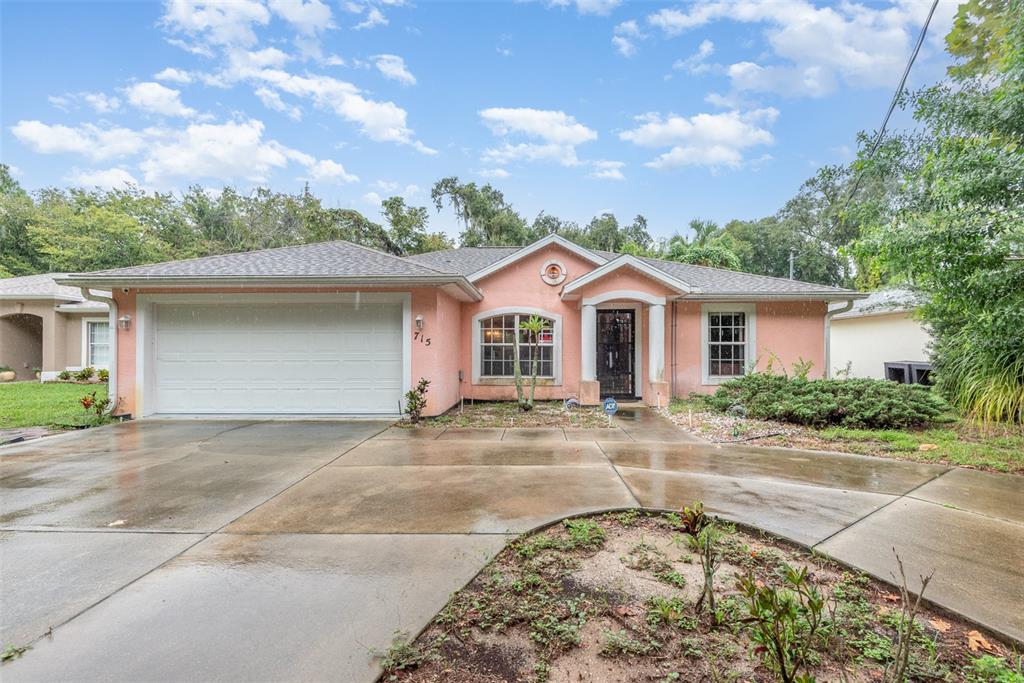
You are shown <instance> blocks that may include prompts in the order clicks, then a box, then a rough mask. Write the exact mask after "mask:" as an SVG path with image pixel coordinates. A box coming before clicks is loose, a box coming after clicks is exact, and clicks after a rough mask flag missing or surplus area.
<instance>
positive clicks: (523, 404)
mask: <svg viewBox="0 0 1024 683" xmlns="http://www.w3.org/2000/svg"><path fill="white" fill-rule="evenodd" d="M549 328H550V326H549V325H548V321H547V320H545V319H544V318H541V317H539V316H536V315H531V316H530V319H529V320H523V321H522V322H520V323H519V329H520V330H521V331H522V332H525V333H526V338H527V340H528V341H529V344H530V397H529V398H528V399H527V398H524V397H523V372H522V368H521V367H520V365H519V341H520V340H519V339H516V343H515V344H513V345H512V348H513V349H514V358H515V369H514V371H513V372H514V373H515V378H516V399H517V400H518V401H519V408H520V410H522V411H523V412H528V411H530V410H533V397H534V394H535V393H536V391H537V372H538V371H539V369H540V354H539V353H538V347H539V342H540V335H541V333H542V332H544V330H547V329H549Z"/></svg>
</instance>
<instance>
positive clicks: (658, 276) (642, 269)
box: [562, 254, 700, 300]
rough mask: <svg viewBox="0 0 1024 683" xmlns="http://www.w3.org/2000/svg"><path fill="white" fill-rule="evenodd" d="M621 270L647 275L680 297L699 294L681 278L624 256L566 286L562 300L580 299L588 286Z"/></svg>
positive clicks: (626, 255) (697, 290) (633, 257)
mask: <svg viewBox="0 0 1024 683" xmlns="http://www.w3.org/2000/svg"><path fill="white" fill-rule="evenodd" d="M619 268H632V269H634V270H636V271H637V272H639V273H641V274H642V275H645V276H647V277H649V278H651V279H652V280H654V281H656V282H659V283H661V284H662V285H664V286H665V287H667V288H668V289H671V290H673V291H675V292H677V293H678V295H679V296H684V295H687V294H693V293H699V292H700V289H698V288H696V287H693V286H692V285H690V284H689V283H687V282H683V281H682V280H680V279H679V278H677V277H675V276H672V275H669V274H668V273H666V272H665V271H663V270H661V269H660V268H656V267H654V266H652V265H651V264H649V263H645V262H644V261H641V260H640V259H638V258H636V257H635V256H630V255H628V254H623V255H621V256H619V257H617V258H615V259H612V260H611V261H608V262H606V263H604V264H603V265H601V266H600V267H598V268H595V269H594V270H592V271H590V272H589V273H587V274H586V275H581V276H580V277H578V278H576V279H575V280H573V281H572V282H570V283H568V284H567V285H565V287H563V288H562V298H563V299H566V300H572V299H576V298H578V297H579V296H580V295H579V290H580V289H582V288H583V287H586V286H587V285H589V284H591V283H594V282H597V281H598V280H600V279H601V278H603V277H604V276H606V275H608V274H610V273H614V272H615V271H616V270H618V269H619Z"/></svg>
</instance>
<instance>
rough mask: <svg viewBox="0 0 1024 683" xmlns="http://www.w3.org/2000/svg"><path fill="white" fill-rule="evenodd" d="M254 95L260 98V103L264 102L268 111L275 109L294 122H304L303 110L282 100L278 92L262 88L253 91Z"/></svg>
mask: <svg viewBox="0 0 1024 683" xmlns="http://www.w3.org/2000/svg"><path fill="white" fill-rule="evenodd" d="M253 94H254V95H256V97H258V98H260V102H262V103H263V106H264V107H266V108H267V109H273V110H274V111H279V112H281V113H282V114H287V115H288V118H290V119H292V120H293V121H300V120H302V110H301V109H299V108H298V107H296V106H293V105H290V104H288V103H287V102H285V101H284V100H282V99H281V95H280V93H278V92H277V91H275V90H271V89H270V88H263V87H260V88H256V90H254V91H253Z"/></svg>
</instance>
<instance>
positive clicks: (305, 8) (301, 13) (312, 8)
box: [268, 0, 334, 36]
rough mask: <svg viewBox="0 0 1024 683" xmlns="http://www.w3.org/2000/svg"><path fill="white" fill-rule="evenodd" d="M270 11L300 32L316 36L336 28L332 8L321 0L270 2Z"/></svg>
mask: <svg viewBox="0 0 1024 683" xmlns="http://www.w3.org/2000/svg"><path fill="white" fill-rule="evenodd" d="M268 4H269V5H270V9H271V10H272V11H273V12H274V14H277V15H278V16H280V17H281V18H283V19H284V20H285V21H287V22H288V23H289V24H291V25H292V26H294V27H295V28H296V29H297V30H298V31H299V32H301V33H303V34H305V35H309V36H312V35H316V34H317V33H320V32H322V31H326V30H327V29H329V28H334V23H333V22H332V20H331V8H330V7H328V6H327V5H325V4H324V3H322V2H320V0H270V1H269V3H268Z"/></svg>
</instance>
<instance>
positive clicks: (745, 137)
mask: <svg viewBox="0 0 1024 683" xmlns="http://www.w3.org/2000/svg"><path fill="white" fill-rule="evenodd" d="M778 115H779V112H778V110H776V109H774V108H771V107H766V108H763V109H755V110H752V111H746V112H741V111H738V110H733V111H728V112H722V113H719V114H696V115H694V116H690V117H684V116H677V115H669V116H661V115H660V114H646V115H644V116H642V117H639V121H640V125H639V126H638V127H636V128H634V129H632V130H627V131H624V132H622V133H620V134H619V137H620V138H621V139H623V140H626V141H628V142H632V143H633V144H635V145H639V146H641V147H651V148H658V147H669V148H670V149H669V151H667V152H665V153H663V154H661V155H660V156H658V157H657V158H655V159H653V160H652V161H649V162H648V163H647V164H646V166H649V167H650V168H656V169H668V168H675V167H678V166H708V167H711V168H717V167H721V166H727V167H732V168H736V167H738V166H741V165H742V164H743V162H744V156H743V154H744V152H745V150H747V149H749V148H751V147H756V146H761V145H770V144H772V143H773V142H774V138H773V136H772V134H771V132H769V131H768V129H767V128H766V127H765V126H770V125H771V124H773V123H774V122H775V120H776V119H777V118H778Z"/></svg>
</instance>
